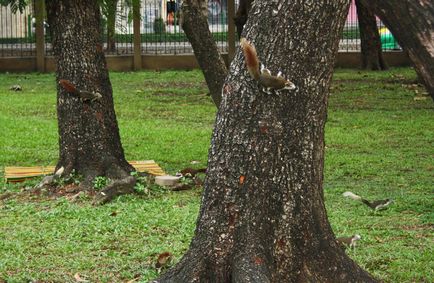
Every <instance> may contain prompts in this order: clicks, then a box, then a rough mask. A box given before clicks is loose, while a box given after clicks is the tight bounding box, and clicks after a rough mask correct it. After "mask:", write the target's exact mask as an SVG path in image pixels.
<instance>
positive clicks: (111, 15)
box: [101, 0, 118, 52]
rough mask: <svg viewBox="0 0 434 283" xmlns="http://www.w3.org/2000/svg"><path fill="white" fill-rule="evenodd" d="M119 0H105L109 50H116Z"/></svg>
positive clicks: (104, 8)
mask: <svg viewBox="0 0 434 283" xmlns="http://www.w3.org/2000/svg"><path fill="white" fill-rule="evenodd" d="M117 6H118V0H103V1H102V5H101V7H102V13H103V15H104V16H105V19H106V21H107V23H106V24H107V51H109V52H114V51H115V50H116V39H115V34H116V13H117Z"/></svg>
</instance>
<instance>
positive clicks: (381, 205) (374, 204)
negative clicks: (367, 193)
mask: <svg viewBox="0 0 434 283" xmlns="http://www.w3.org/2000/svg"><path fill="white" fill-rule="evenodd" d="M342 195H343V196H344V197H348V198H350V199H353V200H359V201H361V202H362V203H364V204H366V205H367V206H369V207H370V208H371V209H373V210H374V211H378V210H383V209H386V208H387V207H388V206H389V205H391V204H392V203H393V200H392V199H389V198H387V199H382V200H374V201H368V200H366V199H364V198H362V197H360V196H358V195H356V194H354V193H352V192H345V193H343V194H342Z"/></svg>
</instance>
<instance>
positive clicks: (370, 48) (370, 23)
mask: <svg viewBox="0 0 434 283" xmlns="http://www.w3.org/2000/svg"><path fill="white" fill-rule="evenodd" d="M355 2H356V8H357V18H358V20H359V31H360V41H361V47H362V50H361V57H362V69H369V70H386V69H387V65H386V62H385V61H384V59H383V52H382V51H381V38H380V33H379V32H378V27H377V19H376V17H375V14H374V13H373V11H372V10H371V9H370V8H369V7H368V6H365V5H363V3H361V2H360V0H356V1H355Z"/></svg>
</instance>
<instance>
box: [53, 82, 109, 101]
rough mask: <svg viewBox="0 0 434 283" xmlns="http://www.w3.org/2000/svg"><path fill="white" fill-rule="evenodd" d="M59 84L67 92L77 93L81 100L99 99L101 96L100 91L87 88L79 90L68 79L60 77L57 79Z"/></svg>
mask: <svg viewBox="0 0 434 283" xmlns="http://www.w3.org/2000/svg"><path fill="white" fill-rule="evenodd" d="M59 84H60V85H61V86H62V87H63V88H64V89H65V90H66V91H67V92H68V93H72V94H75V95H77V96H78V97H80V98H81V99H82V100H83V101H89V100H90V101H91V102H94V101H95V100H99V99H101V98H102V95H101V93H99V92H90V91H87V90H79V89H77V88H76V87H75V85H74V84H72V83H71V82H70V81H68V80H64V79H61V80H59Z"/></svg>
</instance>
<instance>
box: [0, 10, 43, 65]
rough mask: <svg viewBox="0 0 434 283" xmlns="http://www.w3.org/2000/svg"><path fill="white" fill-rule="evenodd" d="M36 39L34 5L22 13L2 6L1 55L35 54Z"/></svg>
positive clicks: (23, 55) (21, 55) (20, 55)
mask: <svg viewBox="0 0 434 283" xmlns="http://www.w3.org/2000/svg"><path fill="white" fill-rule="evenodd" d="M35 39H36V37H35V20H34V16H33V5H29V6H28V7H27V8H26V9H25V10H24V11H22V13H21V12H20V11H19V10H18V11H17V12H16V13H12V11H11V9H10V8H9V7H5V6H0V57H26V56H35V55H36V51H35V50H36V47H35V42H36V40H35Z"/></svg>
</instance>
